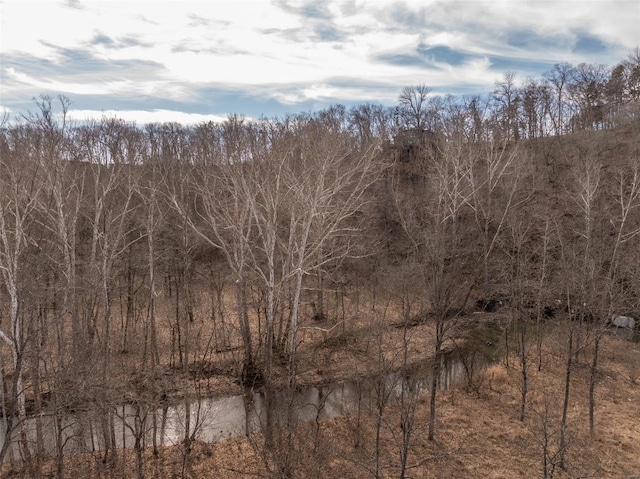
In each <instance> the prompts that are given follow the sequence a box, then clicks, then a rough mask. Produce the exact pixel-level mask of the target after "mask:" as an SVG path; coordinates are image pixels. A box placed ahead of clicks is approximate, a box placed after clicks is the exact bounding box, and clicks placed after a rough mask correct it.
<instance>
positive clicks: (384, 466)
mask: <svg viewBox="0 0 640 479" xmlns="http://www.w3.org/2000/svg"><path fill="white" fill-rule="evenodd" d="M429 93H430V91H429V89H428V88H427V87H425V86H422V85H418V86H414V87H408V88H405V89H403V90H402V91H401V92H400V94H399V98H398V103H397V106H395V107H393V108H387V107H382V106H379V105H375V104H363V105H360V106H357V107H353V108H350V109H347V108H345V107H343V106H340V105H336V106H333V107H331V108H329V109H327V110H323V111H319V112H313V113H309V114H298V115H292V116H289V117H283V118H272V119H260V120H255V121H247V120H246V119H243V118H242V117H238V116H233V117H230V118H228V120H227V121H225V122H224V123H221V124H213V123H207V124H200V125H197V126H193V127H187V126H182V125H179V124H152V125H146V126H144V127H143V126H136V125H133V124H128V123H125V122H123V121H121V120H118V119H115V118H105V119H103V120H101V121H96V122H92V123H83V124H72V123H71V122H69V121H67V118H66V113H67V111H68V109H69V107H70V101H69V100H68V99H67V98H65V97H60V98H56V99H53V98H49V97H46V96H43V97H40V98H38V99H36V100H35V101H34V109H33V112H32V114H31V115H29V116H28V117H26V118H23V119H22V120H21V121H20V122H19V123H13V122H9V121H8V119H6V120H5V122H4V123H3V124H2V128H1V130H0V135H1V136H0V155H1V157H0V272H1V273H2V275H1V277H0V278H1V279H0V339H1V340H2V341H1V343H0V344H1V347H0V361H1V363H0V372H1V379H2V390H1V393H2V397H1V398H0V407H1V408H2V409H1V411H0V416H1V418H2V429H3V431H4V434H3V437H4V438H9V439H5V440H4V441H3V443H2V444H3V446H2V449H1V450H0V464H2V467H3V471H5V473H6V474H12V473H13V474H16V475H17V476H20V477H23V476H28V477H58V478H62V477H140V478H142V477H158V476H159V477H163V476H166V477H198V474H197V473H196V472H194V469H193V468H194V463H196V462H197V461H198V459H197V458H196V457H195V456H194V454H193V450H194V444H197V443H198V438H199V427H200V425H201V424H200V422H199V413H198V414H195V416H194V410H192V409H191V408H192V407H193V408H196V407H197V404H198V401H201V400H203V399H204V398H207V397H210V396H212V395H216V394H224V393H228V392H230V391H240V392H242V391H244V393H245V394H246V395H248V394H249V393H250V392H255V391H259V392H260V394H261V395H262V396H263V397H264V400H265V405H266V406H265V415H264V422H263V427H262V433H261V434H259V435H257V437H254V438H253V440H252V441H253V442H252V444H253V445H254V451H255V452H256V454H257V455H258V457H261V458H262V462H261V463H260V466H259V468H258V469H260V468H261V469H260V471H259V472H255V474H256V477H258V474H262V476H260V477H274V478H276V477H278V478H279V477H311V476H310V474H312V473H311V472H310V470H309V469H306V468H305V467H309V464H314V466H313V467H314V469H313V470H315V471H316V472H317V471H322V470H324V469H323V468H324V467H325V465H324V463H323V462H322V461H324V460H326V461H329V459H327V458H326V456H322V455H321V454H320V452H318V451H321V450H322V447H320V446H319V444H320V445H321V444H323V440H322V438H321V437H320V436H321V432H320V431H321V429H320V426H319V425H318V426H317V429H314V431H315V432H314V433H313V434H311V433H308V434H300V432H299V430H298V429H299V427H302V426H300V425H299V424H298V423H297V422H296V421H295V418H294V416H295V411H293V410H290V411H288V413H287V414H284V415H282V414H280V413H275V412H274V411H273V410H272V408H271V407H270V405H273V404H274V402H275V399H274V398H275V397H276V396H278V397H280V398H281V397H282V394H286V393H287V392H290V393H291V394H293V393H294V392H295V391H297V390H299V389H300V387H301V385H303V384H310V383H313V382H314V381H318V380H319V379H318V376H319V375H322V374H324V376H325V378H324V379H322V378H321V379H322V380H324V381H326V380H338V379H344V378H345V377H351V376H353V377H356V376H359V375H365V372H366V376H367V377H368V378H369V379H370V380H371V381H373V382H372V384H374V386H375V387H372V388H373V390H374V391H375V398H376V399H375V401H373V406H371V407H369V408H368V409H367V415H368V417H369V418H370V419H371V418H373V419H371V421H372V423H371V424H372V425H371V428H372V429H370V431H372V432H371V433H370V434H369V433H367V434H360V435H359V436H358V437H357V439H353V440H354V441H356V442H358V445H359V447H360V448H361V450H366V451H368V455H367V456H366V458H361V459H358V461H359V469H357V468H356V469H357V470H358V471H359V472H358V474H359V476H358V477H373V478H382V477H400V478H405V477H407V478H408V477H418V476H416V475H415V468H416V467H417V465H419V464H420V463H421V460H423V459H424V457H422V456H421V454H422V453H418V452H417V451H416V450H415V447H414V446H415V444H416V441H417V440H418V439H417V435H418V433H420V434H421V435H422V436H423V437H424V438H426V440H427V441H431V442H433V441H437V439H438V434H439V429H438V424H440V422H439V419H438V412H439V408H440V403H439V394H440V393H439V391H440V390H439V389H438V384H437V383H438V379H437V378H438V377H439V375H440V373H441V371H440V368H441V367H442V362H441V361H440V360H439V358H440V357H441V356H443V355H445V354H447V353H449V352H450V351H451V350H452V348H454V347H458V346H459V345H460V344H462V343H463V342H464V341H465V340H467V339H468V338H467V336H466V335H465V332H466V331H467V330H468V329H469V328H471V325H472V324H475V323H477V321H478V318H489V319H487V321H490V322H492V324H493V323H495V325H497V326H496V327H497V328H499V334H498V336H497V338H496V339H493V340H492V341H494V342H496V343H499V345H500V347H499V351H500V353H499V355H500V357H499V358H497V361H499V362H500V363H501V364H505V365H506V367H507V368H509V369H510V370H512V371H516V372H517V377H518V378H519V379H518V381H519V391H520V397H519V401H518V411H517V413H516V414H514V417H513V421H515V422H517V421H518V420H520V421H525V419H526V418H531V417H535V418H536V421H537V422H536V424H538V426H539V427H538V429H536V434H532V441H531V443H532V444H531V447H532V448H533V449H536V451H538V453H537V454H538V456H539V458H540V461H539V465H537V466H536V469H535V470H532V471H531V476H530V477H544V478H547V477H553V476H554V474H555V475H556V476H559V475H561V474H566V476H564V477H577V476H575V475H571V474H573V473H572V472H571V467H572V463H571V462H570V461H569V459H567V458H568V457H569V454H570V453H571V452H572V451H573V452H575V450H576V448H577V447H578V446H577V445H576V443H575V441H573V436H572V434H571V431H572V429H571V428H572V426H573V423H572V416H571V412H570V411H571V405H572V404H573V402H574V401H577V400H578V395H579V394H580V395H582V396H583V397H581V400H582V399H584V400H585V401H586V402H585V404H586V405H587V406H586V407H587V408H588V425H587V428H588V430H589V431H590V433H591V434H597V432H598V424H599V423H598V411H599V409H598V401H599V394H600V391H601V389H599V382H598V381H599V377H600V376H599V371H600V368H601V363H602V359H601V357H600V356H599V351H600V345H601V343H602V341H605V340H606V338H607V337H608V335H609V334H610V333H611V326H610V325H609V324H608V323H609V320H610V319H611V318H612V317H614V316H626V317H629V318H635V320H636V322H637V320H638V319H640V254H638V252H639V251H640V51H639V50H638V49H636V50H635V51H633V52H632V53H631V54H630V55H629V57H628V58H627V59H625V60H624V61H621V62H620V63H619V64H618V65H616V66H615V67H613V68H609V67H605V66H602V65H590V64H580V65H578V66H574V65H570V64H558V65H556V66H555V67H554V68H553V69H552V70H551V71H549V72H546V73H545V74H544V75H543V76H542V77H541V78H540V79H534V78H527V79H525V80H524V81H519V80H517V79H516V75H515V74H514V73H507V74H505V75H504V78H503V79H502V80H501V81H499V82H497V83H496V85H495V90H494V91H493V92H491V93H489V94H487V95H486V96H473V97H442V96H433V95H430V94H429ZM478 312H479V314H477V313H478ZM389 331H391V332H392V333H390V332H389ZM548 331H554V334H555V339H556V342H555V343H554V344H555V345H556V348H555V350H554V351H552V352H550V353H548V354H545V351H546V349H545V346H544V344H543V343H544V338H545V334H549V333H548ZM558 332H560V333H558ZM392 334H393V335H394V336H390V335H392ZM633 334H634V333H633V331H632V330H630V331H629V334H628V338H627V340H628V341H630V342H629V344H635V343H633V342H631V341H632V340H633ZM635 334H636V335H637V326H636V333H635ZM636 339H637V336H636ZM362 344H366V345H367V347H366V351H364V352H362V351H360V352H359V353H357V354H361V356H358V355H357V354H356V353H354V355H353V356H350V358H346V357H345V358H343V356H344V355H345V354H346V353H345V351H349V350H350V348H352V349H353V348H355V349H357V348H361V349H364V348H363V346H362ZM635 347H637V344H635ZM327 348H332V351H331V352H327V351H326V350H327ZM318 351H321V352H323V354H325V356H326V355H327V354H328V355H329V356H328V358H327V357H324V356H323V359H322V360H320V359H319V358H320V356H321V354H320V353H318ZM330 354H335V356H334V357H333V358H332V357H331V356H330ZM550 357H553V358H555V359H556V360H557V358H558V357H559V358H562V361H561V363H562V370H563V371H564V373H563V381H561V382H560V383H559V385H558V387H557V388H556V389H555V390H554V391H553V395H554V397H556V398H557V399H558V400H557V401H556V402H555V403H553V404H554V405H555V406H554V405H551V403H548V404H547V405H548V406H549V408H552V407H555V409H554V410H553V411H551V410H550V409H548V410H546V412H545V411H542V412H541V409H540V408H539V407H537V406H536V407H537V408H536V409H535V411H534V409H533V408H532V407H530V403H529V394H532V390H531V388H530V387H529V382H528V381H529V377H530V374H532V373H533V372H534V371H541V370H544V368H545V367H546V364H547V363H546V361H547V360H548V358H550ZM358 358H360V359H358ZM434 358H435V359H434ZM343 359H344V360H343ZM365 363H366V364H365ZM416 364H426V365H427V366H426V367H428V368H429V370H430V371H431V373H432V374H431V376H430V377H431V379H430V382H429V383H428V384H426V385H421V386H417V385H416V384H411V381H403V382H401V383H400V385H399V386H398V385H395V386H394V387H395V388H396V389H397V388H399V390H400V392H399V396H398V398H396V399H394V400H393V401H391V400H390V397H391V396H390V392H389V391H388V389H389V387H388V386H387V385H386V382H385V381H386V379H385V378H387V377H388V375H389V373H390V372H393V371H401V372H402V371H405V372H406V371H408V370H409V369H411V368H415V367H416ZM464 364H465V366H468V363H467V362H464ZM576 365H581V367H582V368H583V369H584V371H582V374H586V376H585V377H587V378H588V388H586V389H585V391H582V390H581V392H580V393H579V394H578V393H577V392H574V390H573V389H572V388H571V385H572V375H573V374H574V373H575V371H576V367H577V366H576ZM472 369H473V368H469V367H467V369H466V379H467V387H468V388H469V390H473V386H474V376H473V374H472V373H473V371H472ZM309 371H313V372H314V374H315V376H312V375H310V373H309ZM585 371H586V372H585ZM350 375H351V376H350ZM405 376H407V377H408V374H405ZM216 378H217V379H216ZM376 378H377V382H376ZM477 378H478V376H476V377H475V380H477ZM214 379H216V381H218V383H215V382H214ZM636 379H637V376H636ZM216 384H218V386H219V387H218V388H216ZM220 385H221V386H220ZM476 392H478V391H477V388H476ZM537 394H540V392H539V391H538V392H537ZM424 398H426V399H424ZM421 401H426V403H427V414H426V415H425V416H424V418H423V417H422V416H418V415H417V413H416V411H417V406H418V404H419V403H420V402H421ZM180 402H182V403H184V404H186V406H185V407H186V411H185V412H184V422H185V424H184V434H183V437H182V438H181V440H180V441H175V442H174V443H173V444H164V445H160V444H157V443H156V442H157V441H156V439H155V438H156V434H155V432H154V433H153V434H151V435H149V431H152V430H155V429H154V428H158V427H159V425H158V418H157V417H156V412H157V411H159V410H162V408H163V407H165V406H166V405H167V404H176V403H180ZM123 404H127V405H129V406H130V409H128V411H133V412H131V413H127V414H131V418H130V419H131V420H130V421H129V422H127V426H126V427H128V428H129V434H130V436H129V437H131V438H132V439H131V441H130V443H129V444H128V445H127V446H128V450H125V449H123V448H122V447H118V444H120V443H119V442H118V441H117V438H116V436H117V435H118V434H121V433H117V432H116V427H115V424H116V422H117V417H118V415H119V414H121V413H120V412H119V411H120V409H119V407H120V406H122V405H123ZM279 407H281V406H279ZM290 409H293V407H292V408H290ZM86 410H91V411H96V412H98V413H99V416H100V417H101V421H102V423H101V424H100V429H99V430H100V434H94V436H96V437H95V438H94V441H95V442H94V441H92V443H91V444H85V447H86V449H85V452H84V454H85V455H86V456H87V457H92V458H94V459H91V460H89V459H86V461H85V462H86V464H88V465H86V469H82V468H81V467H80V466H79V465H78V463H73V462H72V461H73V458H74V457H76V456H77V455H78V451H77V450H76V449H77V448H76V447H74V446H73V444H74V434H72V433H70V432H69V431H71V430H73V431H75V430H76V429H75V428H77V427H79V426H77V425H73V424H70V422H69V417H70V416H72V415H73V414H74V413H76V412H78V411H86ZM552 412H553V413H552ZM363 414H364V413H363ZM391 414H395V416H393V417H392V416H390V415H391ZM194 417H195V419H193V418H194ZM121 419H122V418H121ZM314 427H315V426H314ZM354 430H355V431H357V428H355V429H354ZM385 431H386V433H388V434H391V436H389V437H391V438H392V439H386V441H387V444H388V443H389V441H393V447H392V448H390V449H388V448H385V446H384V444H383V443H384V441H385V440H383V439H381V438H382V437H387V436H384V434H385ZM551 431H553V433H552V432H551ZM122 434H123V433H122ZM355 435H356V432H354V437H355ZM97 436H99V437H97ZM149 437H152V439H149ZM325 440H326V438H325ZM305 441H306V442H305ZM161 446H162V447H161ZM168 446H173V448H174V449H176V450H177V451H178V453H177V454H178V455H179V457H180V458H181V462H180V463H179V466H176V465H175V464H174V465H173V466H172V467H173V469H172V468H168V469H158V464H155V465H154V461H156V459H154V458H156V457H158V455H161V454H162V451H161V450H160V449H162V448H164V447H168ZM572 448H573V449H572ZM72 449H73V452H72ZM80 452H82V451H80ZM323 458H324V459H323ZM328 463H329V462H327V464H328ZM303 464H306V466H303ZM327 467H328V466H327ZM78 468H80V469H78ZM238 469H242V466H241V465H239V466H238ZM154 471H155V472H154ZM412 471H414V472H412ZM636 471H640V469H636ZM636 473H637V474H640V472H636ZM172 474H173V476H172ZM318 474H319V475H318V476H315V477H321V476H322V473H321V472H319V473H318ZM412 474H414V475H412ZM212 477H213V476H212ZM238 477H240V476H238ZM420 477H422V476H420ZM485 477H489V476H488V475H487V476H485ZM501 477H502V476H501ZM598 477H601V476H598ZM602 477H603V476H602Z"/></svg>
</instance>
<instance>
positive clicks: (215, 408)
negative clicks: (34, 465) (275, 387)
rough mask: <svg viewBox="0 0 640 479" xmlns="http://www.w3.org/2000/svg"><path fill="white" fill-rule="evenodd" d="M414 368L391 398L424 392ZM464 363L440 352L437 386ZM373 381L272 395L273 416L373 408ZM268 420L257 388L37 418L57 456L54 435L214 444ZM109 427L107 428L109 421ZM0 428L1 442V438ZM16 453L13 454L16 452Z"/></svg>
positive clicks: (94, 442)
mask: <svg viewBox="0 0 640 479" xmlns="http://www.w3.org/2000/svg"><path fill="white" fill-rule="evenodd" d="M486 362H487V361H486V359H482V360H480V361H478V360H477V359H476V360H475V367H476V368H478V367H479V366H480V367H482V366H483V364H486ZM427 366H428V365H425V367H423V368H416V369H414V370H412V371H411V372H410V373H404V374H400V373H390V374H387V375H385V379H384V390H385V391H387V393H388V395H389V400H391V401H393V400H394V399H396V398H398V397H399V396H400V393H401V392H402V390H403V388H404V390H405V391H406V390H407V388H410V389H411V390H412V391H419V392H421V393H426V392H427V391H428V389H429V384H430V378H431V376H430V372H429V371H430V368H429V367H427ZM466 376H467V373H466V372H465V366H464V363H463V362H462V361H461V360H460V359H459V357H458V356H457V355H455V354H447V355H443V358H442V362H441V368H440V377H439V378H438V379H439V380H438V384H439V387H440V389H448V388H450V387H453V386H456V385H459V384H460V383H462V382H463V381H465V380H466ZM376 384H377V386H378V390H380V381H377V382H376V381H375V380H373V379H361V380H357V381H355V380H354V381H345V382H339V383H333V384H326V385H322V386H310V387H305V388H301V389H298V390H296V391H295V392H294V393H293V395H291V394H285V393H276V395H275V398H274V400H273V402H272V404H274V408H275V412H276V414H275V416H279V417H281V418H282V417H284V416H285V415H287V414H288V415H289V418H291V419H292V420H293V421H298V422H300V421H323V420H326V419H330V418H334V417H338V416H344V415H346V414H348V413H350V412H353V411H355V410H356V409H358V408H361V409H362V410H367V409H369V408H372V407H373V405H374V404H375V400H376ZM265 418H266V409H265V398H264V395H263V394H262V393H261V392H252V393H248V394H247V395H238V396H228V397H216V398H204V399H201V400H199V401H196V402H192V403H189V404H186V403H183V404H177V405H171V406H166V407H163V408H160V409H148V408H147V409H146V410H145V409H144V408H137V407H136V406H135V405H131V404H125V405H123V406H120V407H118V408H116V409H114V410H112V414H105V413H104V412H103V411H87V412H78V413H74V414H69V415H68V416H66V417H64V418H63V420H62V421H61V424H59V425H56V424H55V420H54V417H53V416H47V415H44V416H42V417H41V418H40V420H41V423H42V430H43V436H44V447H45V450H46V452H47V454H49V455H51V456H56V455H57V454H56V444H57V443H60V442H57V441H56V436H57V435H58V433H60V438H61V439H62V441H63V442H64V444H65V445H64V454H65V455H72V454H79V453H82V452H89V451H97V450H103V449H104V448H105V432H107V431H114V432H115V434H111V433H110V432H109V434H110V435H111V437H110V438H109V437H107V439H106V440H107V441H108V442H110V443H112V444H115V447H117V448H123V447H133V446H134V442H135V438H136V436H138V437H140V438H141V439H142V443H143V445H145V446H151V445H152V444H153V439H154V436H155V441H156V444H157V445H159V446H170V445H175V444H178V443H180V442H181V441H182V440H183V439H184V438H185V432H186V430H187V428H188V430H189V434H190V435H193V437H194V438H195V439H197V440H200V441H204V442H209V443H212V442H216V441H220V440H224V439H228V438H232V437H237V436H242V435H245V434H248V433H252V432H260V431H261V430H262V428H263V425H264V423H265ZM108 421H112V422H113V427H109V422H108ZM27 428H28V431H29V432H28V437H29V440H30V441H31V444H32V445H33V446H34V448H35V443H36V421H35V419H34V418H30V419H28V420H27ZM3 431H4V428H2V430H1V431H0V444H2V443H3V441H4V439H5V438H4V437H3V436H2V433H3ZM17 437H18V433H17V431H16V434H15V436H14V437H13V438H12V442H13V443H14V444H13V445H12V448H11V450H10V455H9V459H10V457H11V455H16V454H18V447H17ZM16 457H17V456H16Z"/></svg>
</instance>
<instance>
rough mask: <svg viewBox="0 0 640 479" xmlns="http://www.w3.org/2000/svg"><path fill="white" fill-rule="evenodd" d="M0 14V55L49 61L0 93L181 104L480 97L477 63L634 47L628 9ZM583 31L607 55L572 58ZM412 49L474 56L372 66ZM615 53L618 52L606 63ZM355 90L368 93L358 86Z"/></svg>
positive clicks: (89, 6)
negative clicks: (417, 87) (404, 95)
mask: <svg viewBox="0 0 640 479" xmlns="http://www.w3.org/2000/svg"><path fill="white" fill-rule="evenodd" d="M0 5H1V6H0V8H1V12H2V20H1V21H2V25H1V27H2V32H1V35H2V38H1V40H2V42H1V46H0V48H1V52H2V54H10V55H11V56H12V58H19V57H20V56H22V57H24V58H42V59H46V60H48V61H49V62H54V65H55V64H57V65H59V66H60V69H59V70H57V71H56V70H55V68H52V69H51V71H49V72H47V71H46V70H45V71H43V70H38V73H35V72H33V71H31V70H29V68H28V65H25V66H24V68H23V66H22V65H20V64H19V63H18V64H16V63H15V62H14V63H13V64H12V65H11V66H10V67H7V68H5V70H4V72H3V73H4V74H5V75H6V77H7V78H8V79H9V80H10V81H11V82H10V85H4V84H3V85H2V92H3V97H5V98H6V97H8V96H10V97H11V98H17V97H19V96H20V95H23V96H27V97H28V98H30V97H31V96H33V94H34V93H33V92H34V91H36V92H38V91H52V92H60V93H65V94H68V95H70V96H72V95H74V94H75V95H101V96H105V97H106V96H111V97H113V98H114V100H115V99H118V98H131V96H136V95H139V96H144V97H149V98H160V99H163V100H171V101H174V102H193V101H195V99H196V98H198V97H197V94H196V93H194V89H199V88H205V87H206V88H208V89H209V90H211V91H213V90H214V89H215V88H222V89H225V90H226V91H227V92H228V91H237V92H238V94H239V95H241V94H243V93H244V94H245V96H251V95H252V94H253V93H254V92H255V91H257V90H260V89H261V88H262V90H263V91H264V92H266V93H265V95H267V98H266V99H269V98H271V99H275V100H276V101H281V102H284V103H287V104H291V105H293V104H295V103H297V102H302V101H315V100H323V99H338V100H344V101H347V100H349V99H351V100H356V101H357V100H359V99H361V98H365V99H373V100H372V101H375V99H376V96H377V95H381V96H380V97H379V100H380V101H395V97H394V98H392V99H388V96H389V93H388V92H389V89H390V88H397V89H398V91H399V90H400V88H402V87H403V86H405V85H411V84H417V83H426V84H429V85H430V86H434V87H444V86H445V85H450V86H452V87H457V89H458V90H459V89H461V88H464V87H465V86H473V87H474V88H475V87H479V86H482V85H486V86H487V88H489V89H490V88H491V85H492V84H493V82H494V81H495V79H496V77H497V76H499V75H500V74H499V73H496V72H495V71H494V70H495V69H496V68H495V67H492V65H491V63H490V62H489V60H488V59H489V58H495V57H500V58H505V59H509V58H512V59H520V60H526V61H540V62H560V61H569V62H572V63H579V62H582V61H590V62H594V63H596V62H603V63H613V62H615V61H618V60H621V59H622V58H624V55H626V53H627V52H628V51H630V50H631V49H632V48H633V47H635V46H636V45H638V44H640V30H639V29H638V28H637V22H638V17H639V15H640V3H639V2H638V1H637V0H612V1H604V0H603V1H600V0H593V1H589V0H578V1H570V0H560V1H553V2H551V1H525V0H516V1H502V0H490V1H477V2H469V1H445V0H411V1H406V2H398V1H385V0H350V1H347V0H326V2H321V3H318V4H317V5H316V6H317V7H318V9H320V10H321V11H322V18H319V17H318V18H315V17H313V16H312V15H310V14H309V11H310V8H307V9H306V10H305V8H304V7H305V5H306V7H309V4H308V2H304V1H300V0H297V1H295V2H288V6H287V8H280V7H278V6H277V5H278V3H277V2H271V1H259V0H215V1H206V2H205V1H185V2H178V1H177V0H175V1H160V2H158V1H151V0H137V1H124V0H120V1H117V0H116V1H114V0H111V1H106V0H105V1H79V2H75V3H73V8H72V6H68V5H67V6H65V4H64V3H62V2H54V1H49V2H47V1H40V2H33V1H24V0H21V1H17V0H5V1H4V2H3V3H2V4H0ZM305 12H306V13H305ZM325 14H326V18H325ZM584 34H588V35H591V36H592V37H595V39H596V40H598V39H599V40H600V41H603V42H607V45H608V49H606V50H603V52H601V53H600V56H597V55H596V54H594V56H593V57H587V56H586V55H587V54H585V53H579V52H578V53H576V52H573V51H572V50H573V47H574V46H575V44H576V43H577V42H578V40H579V38H580V36H581V35H584ZM422 45H427V46H444V47H448V48H450V49H451V50H452V51H454V52H463V53H464V54H467V55H471V56H472V57H470V58H464V59H462V60H461V61H459V62H454V63H453V64H447V63H446V62H445V61H444V60H443V59H438V63H437V64H432V65H430V66H428V65H426V64H419V63H418V62H416V63H413V64H411V63H410V62H405V63H406V64H402V65H401V64H390V63H388V62H382V61H379V60H377V59H378V58H379V56H380V55H381V54H383V53H393V54H397V55H406V56H411V55H415V54H416V51H417V49H418V47H419V46H422ZM625 49H626V50H625ZM613 51H615V52H618V51H619V52H620V57H618V58H611V59H608V58H607V57H605V55H609V56H611V55H612V52H613ZM92 60H96V61H98V62H99V63H100V65H104V63H105V62H106V63H107V64H108V62H116V61H117V62H119V65H122V64H129V63H131V64H132V67H131V68H132V71H131V72H127V71H122V69H121V70H118V71H117V72H109V71H104V69H101V71H100V72H91V71H90V70H91V66H92V65H91V61H92ZM133 60H135V61H137V62H139V63H140V64H142V63H143V62H147V63H146V64H147V67H146V69H144V70H140V71H138V70H135V69H136V68H137V67H136V66H135V64H134V63H135V62H132V61H133ZM607 60H608V61H607ZM74 62H75V63H74ZM78 62H85V63H78ZM150 62H152V63H150ZM69 64H73V65H75V66H77V65H80V66H81V67H83V68H75V69H71V71H72V72H81V73H69V69H68V68H67V67H68V66H69ZM149 65H153V67H150V66H149ZM50 68H51V67H50ZM506 69H507V68H505V70H506ZM513 69H515V70H517V67H515V68H513ZM62 70H65V71H67V73H66V74H65V75H63V74H62V73H61V71H62ZM541 73H542V72H540V74H541ZM336 79H339V80H340V82H339V83H340V84H339V85H337V84H336V82H335V81H334V80H336ZM349 82H351V83H352V86H350V85H349ZM3 83H4V82H3ZM365 83H368V84H370V85H372V86H371V87H370V88H371V89H366V90H365V89H363V86H362V85H364V84H365ZM382 87H386V89H385V88H382ZM36 95H37V93H36ZM23 100H24V99H23ZM132 111H133V109H132ZM264 113H265V114H269V112H264Z"/></svg>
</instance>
